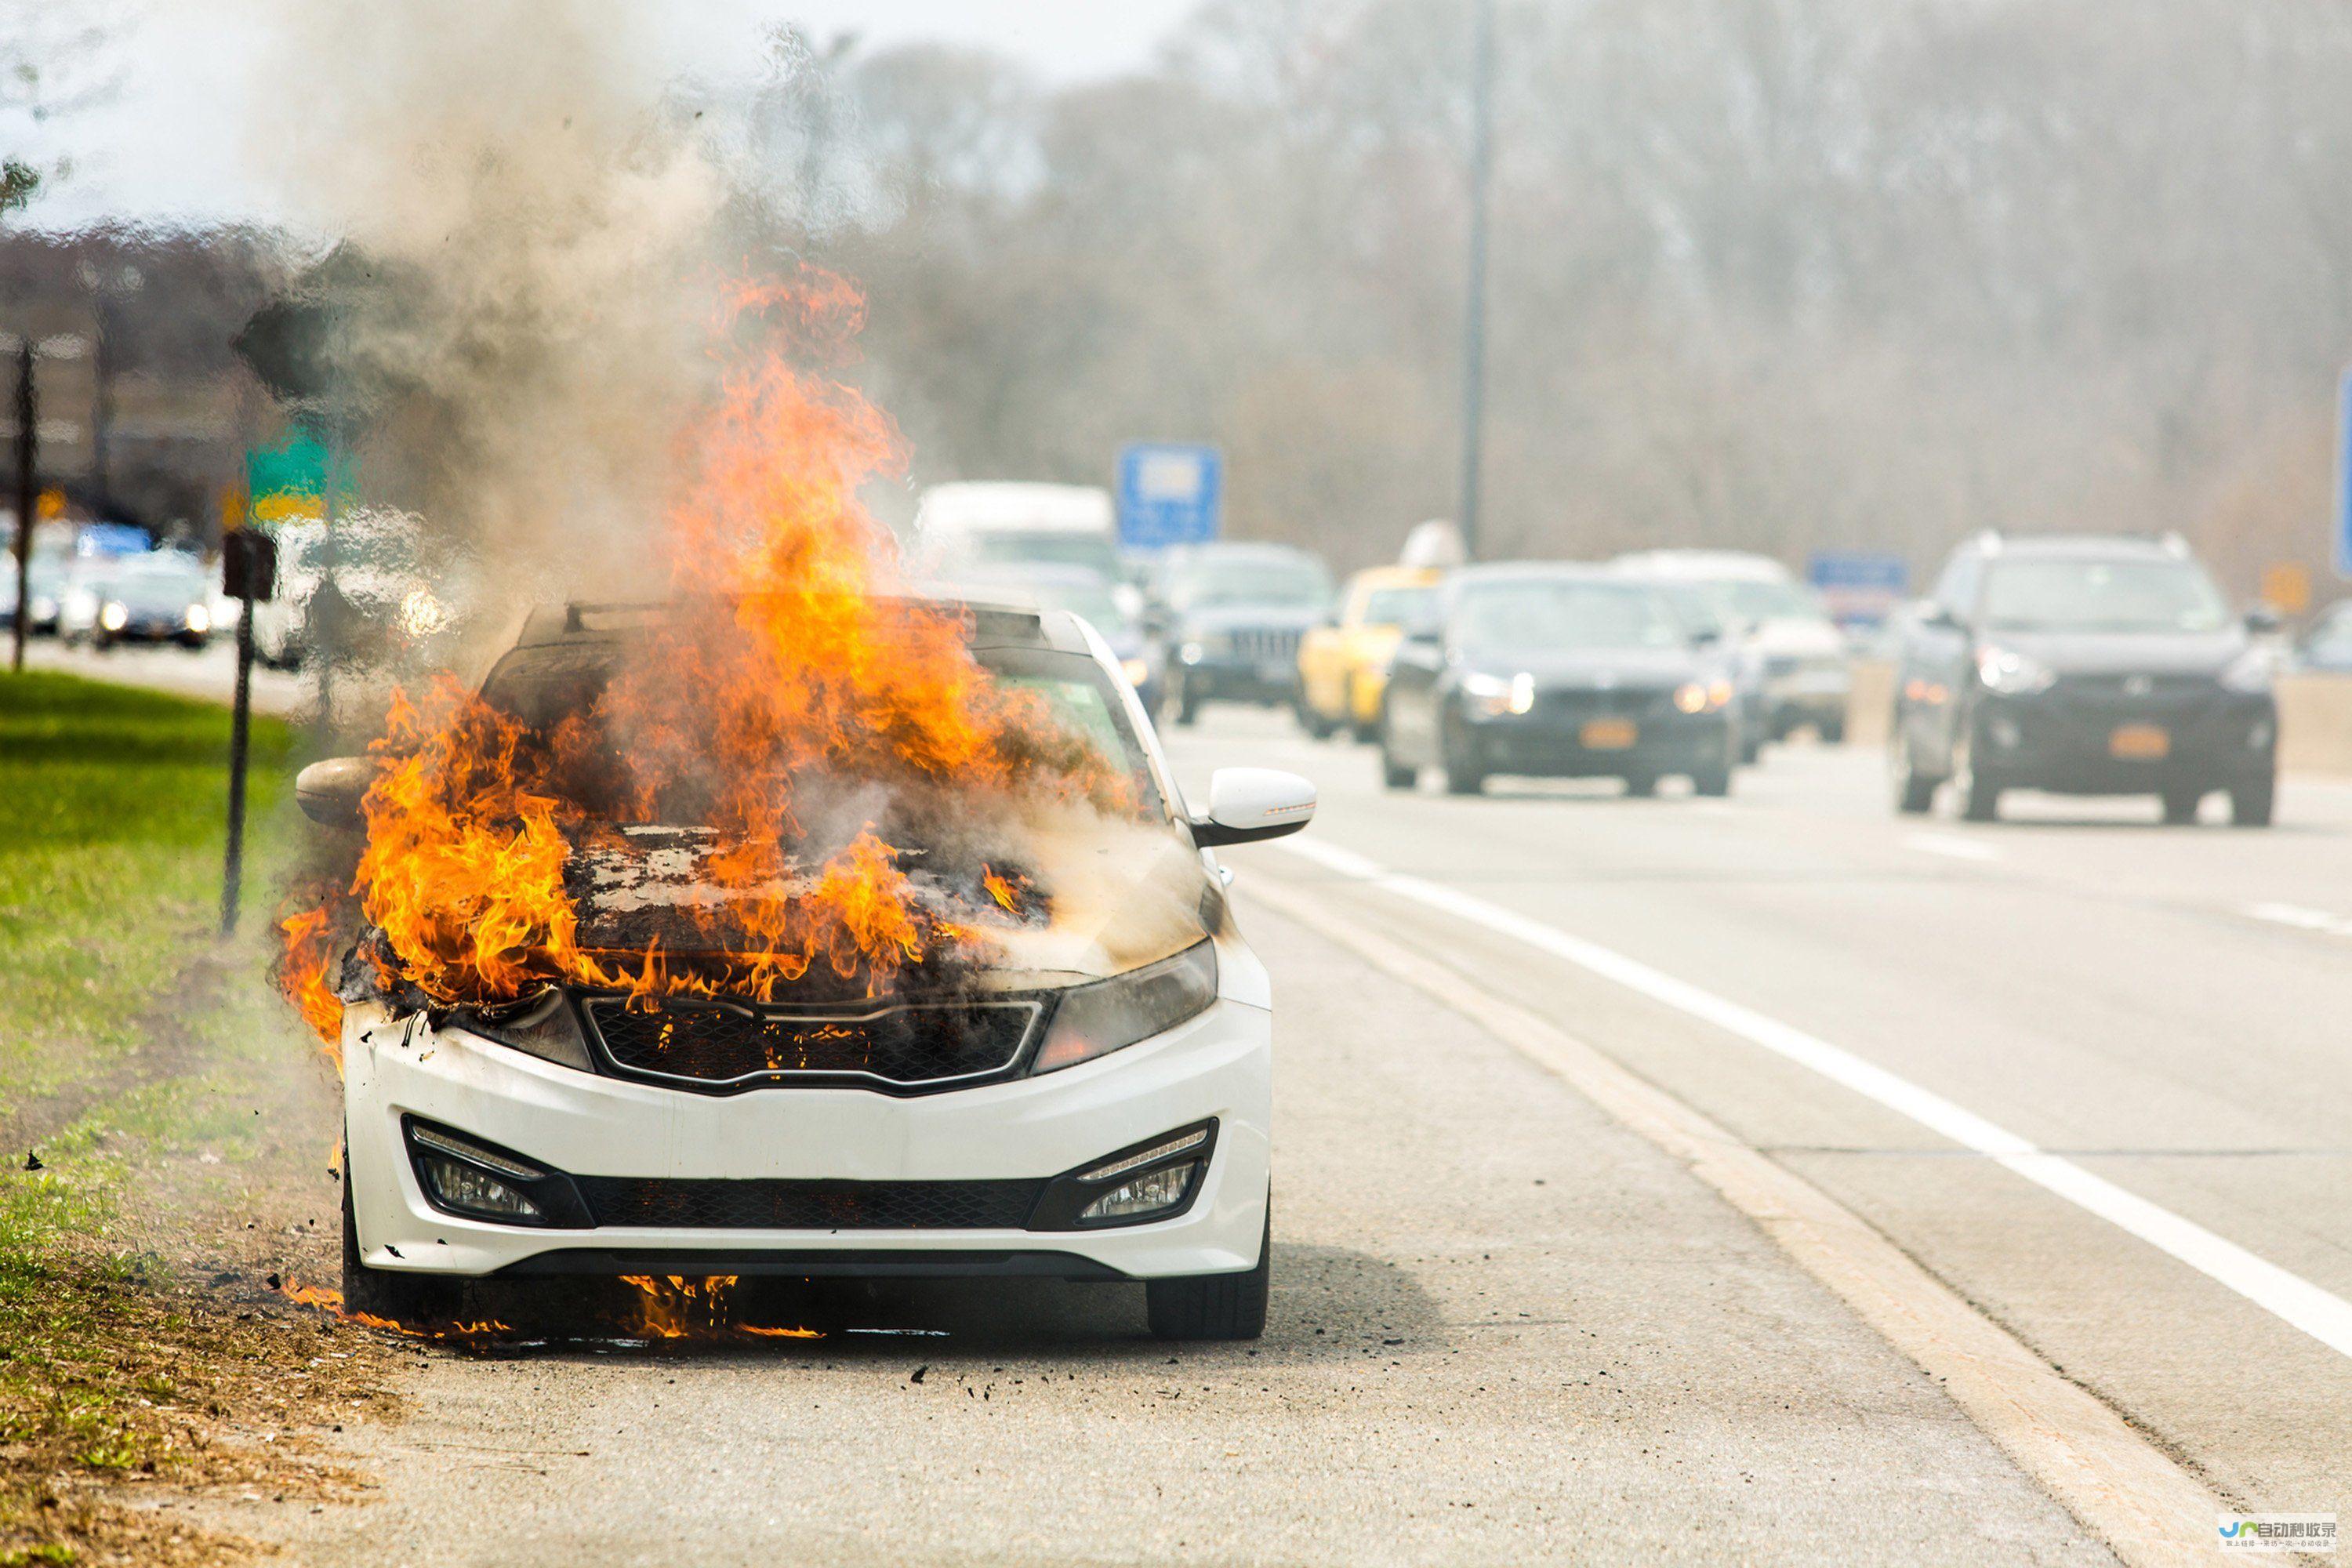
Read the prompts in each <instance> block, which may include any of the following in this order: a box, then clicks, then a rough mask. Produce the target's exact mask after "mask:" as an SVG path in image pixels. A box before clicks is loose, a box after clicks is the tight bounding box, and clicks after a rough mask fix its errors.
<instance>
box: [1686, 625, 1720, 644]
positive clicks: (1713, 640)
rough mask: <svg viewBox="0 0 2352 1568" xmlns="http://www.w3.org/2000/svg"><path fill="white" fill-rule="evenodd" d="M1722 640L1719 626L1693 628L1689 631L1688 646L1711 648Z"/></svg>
mask: <svg viewBox="0 0 2352 1568" xmlns="http://www.w3.org/2000/svg"><path fill="white" fill-rule="evenodd" d="M1722 640H1723V628H1722V627H1721V626H1695V627H1693V628H1692V630H1691V635H1690V644H1691V647H1715V646H1716V645H1717V643H1719V642H1721V641H1722Z"/></svg>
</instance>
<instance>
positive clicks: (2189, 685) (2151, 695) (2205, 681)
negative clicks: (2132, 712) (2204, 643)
mask: <svg viewBox="0 0 2352 1568" xmlns="http://www.w3.org/2000/svg"><path fill="white" fill-rule="evenodd" d="M2053 689H2054V690H2056V691H2057V692H2058V694H2059V695H2060V696H2062V697H2070V698H2074V699H2078V700H2083V701H2086V702H2114V703H2125V702H2136V703H2147V702H2157V703H2165V702H2196V701H2199V700H2202V699H2204V698H2207V697H2211V696H2214V695H2216V694H2218V693H2219V692H2220V691H2221V682H2220V681H2218V680H2216V679H2213V678H2212V677H2211V676H2210V675H2065V676H2061V677H2059V679H2058V681H2057V684H2056V686H2055V687H2054V688H2053Z"/></svg>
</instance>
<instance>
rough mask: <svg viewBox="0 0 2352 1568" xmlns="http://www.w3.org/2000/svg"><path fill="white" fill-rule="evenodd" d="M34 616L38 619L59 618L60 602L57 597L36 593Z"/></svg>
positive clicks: (49, 619)
mask: <svg viewBox="0 0 2352 1568" xmlns="http://www.w3.org/2000/svg"><path fill="white" fill-rule="evenodd" d="M33 618H34V619H35V620H37V621H54V620H56V619H57V618H58V602H57V601H56V600H55V599H52V598H50V597H49V596H48V595H47V594H36V595H33Z"/></svg>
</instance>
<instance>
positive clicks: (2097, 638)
mask: <svg viewBox="0 0 2352 1568" xmlns="http://www.w3.org/2000/svg"><path fill="white" fill-rule="evenodd" d="M2275 628H2276V622H2275V620H2274V619H2273V617H2272V616H2270V615H2269V614H2268V613H2267V612H2265V611H2262V610H2256V611H2253V612H2252V613H2250V614H2248V615H2246V616H2243V617H2241V616H2237V615H2235V614H2233V613H2232V612H2231V608H2230V605H2229V602H2228V601H2227V600H2226V599H2224V598H2223V597H2222V595H2221V590H2220V589H2219V588H2217V587H2216V586H2214V584H2213V580H2212V578H2211V577H2210V576H2209V575H2208V574H2207V573H2206V571H2205V569H2204V567H2203V566H2201V565H2200V564H2199V563H2198V562H2197V560H2196V559H2195V557H2194V556H2192V555H2191V554H2190V553H2189V548H2188V546H2187V544H2185V543H2184V542H2181V541H2180V540H2179V539H2175V538H2168V539H2161V540H2152V539H2146V538H2134V537H2129V536H2125V535H2116V534H2078V535H2037V536H2032V537H2023V538H2020V537H2004V536H2002V535H2000V534H1997V533H1986V534H1982V535H1979V536H1978V537H1977V538H1975V539H1971V540H1969V542H1967V543H1965V544H1963V545H1961V546H1960V547H1959V549H1958V550H1957V551H1955V552H1953V553H1952V556H1951V559H1950V560H1949V561H1948V563H1946V565H1945V567H1944V570H1943V574H1942V575H1941V576H1939V577H1938V578H1937V582H1936V587H1935V592H1934V593H1933V594H1932V595H1930V597H1929V599H1928V600H1927V603H1926V604H1925V605H1923V606H1922V607H1921V609H1920V611H1919V613H1918V614H1916V616H1912V617H1910V619H1909V624H1908V626H1906V631H1905V634H1904V637H1903V644H1902V647H1901V650H1900V658H1899V660H1898V663H1897V667H1896V671H1895V711H1894V719H1893V723H1892V727H1891V728H1890V730H1889V731H1888V737H1889V738H1888V747H1889V761H1890V763H1891V766H1892V770H1893V777H1894V789H1895V806H1896V809H1898V810H1900V811H1905V812H1915V813H1916V812H1924V811H1926V810H1927V808H1928V807H1929V806H1930V805H1932V804H1933V803H1934V800H1935V795H1936V792H1937V789H1938V788H1939V787H1940V786H1942V785H1944V784H1950V785H1951V786H1952V793H1953V795H1954V798H1955V801H1956V804H1957V805H1958V809H1959V812H1960V815H1961V816H1964V817H1967V818H1968V819H1969V820H1971V821H1979V822H1989V821H1990V820H1992V819H1993V818H1994V817H1995V816H1998V815H1999V814H2000V797H2001V795H2002V793H2003V792H2004V791H2006V790H2011V789H2038V790H2048V791H2053V792H2055V793H2058V794H2063V795H2154V796H2155V797H2156V798H2157V799H2158V801H2160V802H2161V803H2162V805H2163V809H2164V820H2166V821H2167V822H2173V823H2185V822H2192V821H2194V820H2195V819H2196V816H2197V810H2198V806H2199V805H2200V803H2202V801H2203V800H2204V798H2205V796H2206V795H2210V794H2212V793H2214V792H2216V791H2226V792H2227V793H2228V795H2229V796H2230V816H2231V821H2233V822H2235V823H2237V824H2238V825H2239V826H2252V827H2261V826H2269V824H2270V820H2271V812H2272V803H2273V796H2274V795H2275V783H2276V778H2277V773H2278V703H2277V700H2276V699H2275V697H2274V696H2273V691H2272V686H2273V677H2274V674H2275V668H2276V654H2275V651H2274V650H2273V648H2272V647H2270V646H2269V644H2268V642H2267V641H2266V640H2265V637H2266V634H2268V633H2270V632H2272V631H2273V630H2275Z"/></svg>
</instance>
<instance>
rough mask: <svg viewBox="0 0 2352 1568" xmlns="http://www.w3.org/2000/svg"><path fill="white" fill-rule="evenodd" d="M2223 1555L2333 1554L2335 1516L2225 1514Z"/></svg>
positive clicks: (2222, 1527)
mask: <svg viewBox="0 0 2352 1568" xmlns="http://www.w3.org/2000/svg"><path fill="white" fill-rule="evenodd" d="M2221 1550H2222V1551H2224V1552H2333V1551H2335V1550H2336V1516H2335V1515H2334V1514H2332V1513H2225V1514H2223V1515H2222V1516H2221Z"/></svg>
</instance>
